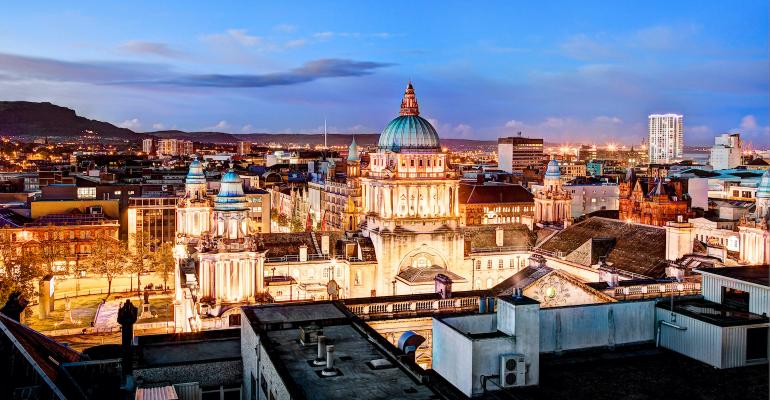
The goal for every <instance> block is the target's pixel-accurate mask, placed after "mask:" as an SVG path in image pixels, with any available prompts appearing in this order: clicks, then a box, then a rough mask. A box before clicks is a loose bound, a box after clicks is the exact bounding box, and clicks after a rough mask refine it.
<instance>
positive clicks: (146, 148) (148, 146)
mask: <svg viewBox="0 0 770 400" xmlns="http://www.w3.org/2000/svg"><path fill="white" fill-rule="evenodd" d="M153 150H155V149H154V148H153V142H152V139H144V140H142V152H143V153H145V154H148V155H152V153H153Z"/></svg>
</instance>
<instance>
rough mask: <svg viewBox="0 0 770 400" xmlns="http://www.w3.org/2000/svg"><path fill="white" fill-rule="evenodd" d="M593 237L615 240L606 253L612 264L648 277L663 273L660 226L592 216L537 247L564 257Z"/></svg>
mask: <svg viewBox="0 0 770 400" xmlns="http://www.w3.org/2000/svg"><path fill="white" fill-rule="evenodd" d="M594 238H608V239H609V238H612V239H614V240H615V244H614V246H613V247H612V248H611V249H610V250H609V252H608V253H607V254H606V256H607V262H608V263H609V264H610V265H612V267H614V268H617V269H618V270H620V271H626V272H630V273H633V274H637V275H641V276H645V277H650V278H659V277H662V276H664V275H665V259H666V230H665V228H661V227H656V226H650V225H640V224H633V223H626V222H624V221H618V220H613V219H608V218H601V217H593V218H589V219H587V220H585V221H583V222H580V223H578V224H575V225H572V226H570V227H568V228H566V229H564V230H562V231H561V232H559V233H557V234H555V235H554V236H552V237H551V238H550V239H548V240H546V241H545V242H544V243H542V244H541V245H540V246H538V248H539V249H542V250H545V251H548V252H553V253H560V254H562V255H564V256H567V255H569V254H570V253H572V252H573V251H575V250H577V249H578V248H579V247H581V246H582V245H583V244H585V243H586V242H587V241H588V240H592V239H594ZM584 265H586V266H589V265H587V264H585V263H584Z"/></svg>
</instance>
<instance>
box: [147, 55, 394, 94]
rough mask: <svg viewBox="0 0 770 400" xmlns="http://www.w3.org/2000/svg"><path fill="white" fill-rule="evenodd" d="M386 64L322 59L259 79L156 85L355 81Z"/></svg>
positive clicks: (196, 78) (187, 79) (194, 79)
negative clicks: (347, 78)
mask: <svg viewBox="0 0 770 400" xmlns="http://www.w3.org/2000/svg"><path fill="white" fill-rule="evenodd" d="M391 65H393V64H389V63H379V62H372V61H353V60H344V59H322V60H315V61H310V62H307V63H305V64H304V65H303V66H301V67H299V68H295V69H292V70H289V71H286V72H275V73H269V74H262V75H219V74H214V75H187V76H181V77H179V78H175V79H171V80H167V81H159V82H157V83H163V84H169V85H176V86H190V87H223V88H236V87H241V88H244V87H252V88H253V87H266V86H284V85H294V84H298V83H304V82H311V81H314V80H317V79H322V78H335V77H356V76H364V75H369V74H371V73H373V71H374V70H375V69H378V68H383V67H387V66H391Z"/></svg>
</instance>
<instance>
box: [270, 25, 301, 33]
mask: <svg viewBox="0 0 770 400" xmlns="http://www.w3.org/2000/svg"><path fill="white" fill-rule="evenodd" d="M273 29H274V30H275V31H277V32H282V33H292V32H295V31H296V30H297V26H296V25H292V24H278V25H276V26H275V27H273Z"/></svg>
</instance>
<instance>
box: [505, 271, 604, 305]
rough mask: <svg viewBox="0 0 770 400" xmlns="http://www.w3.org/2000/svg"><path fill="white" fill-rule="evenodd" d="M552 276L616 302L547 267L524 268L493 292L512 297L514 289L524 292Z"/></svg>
mask: <svg viewBox="0 0 770 400" xmlns="http://www.w3.org/2000/svg"><path fill="white" fill-rule="evenodd" d="M550 274H557V275H559V276H560V277H561V278H563V279H565V280H567V281H569V282H570V283H572V284H573V285H576V286H579V287H581V288H582V289H583V290H585V291H586V292H589V293H591V294H593V295H594V296H597V297H599V298H602V299H604V301H607V302H613V301H615V299H613V298H612V297H610V296H608V295H606V294H604V293H602V292H601V291H599V290H597V289H596V288H594V287H592V286H591V285H590V284H587V283H584V282H583V281H581V280H580V279H578V278H576V277H574V276H572V275H570V274H569V273H567V272H564V271H561V270H558V269H553V268H551V267H549V266H546V265H537V266H528V267H526V268H523V269H522V270H521V271H519V272H517V273H515V274H513V275H511V276H510V277H509V278H508V279H505V280H503V281H502V282H500V283H498V284H497V285H495V286H494V287H493V288H492V289H491V292H492V294H493V295H494V296H511V295H513V291H514V289H522V290H523V289H526V288H528V287H530V286H532V285H534V284H535V283H536V282H537V281H539V280H540V279H542V278H544V277H546V276H548V275H550Z"/></svg>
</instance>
